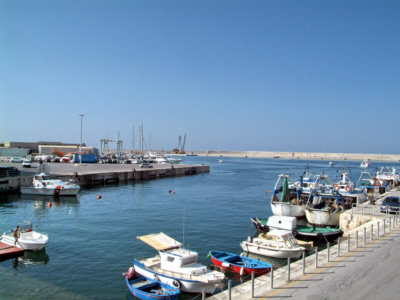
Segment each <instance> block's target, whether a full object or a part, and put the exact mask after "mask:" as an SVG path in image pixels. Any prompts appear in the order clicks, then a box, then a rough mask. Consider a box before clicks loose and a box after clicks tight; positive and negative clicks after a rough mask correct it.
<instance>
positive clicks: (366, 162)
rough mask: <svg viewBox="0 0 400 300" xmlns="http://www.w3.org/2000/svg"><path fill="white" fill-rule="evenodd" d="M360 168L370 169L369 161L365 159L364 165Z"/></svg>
mask: <svg viewBox="0 0 400 300" xmlns="http://www.w3.org/2000/svg"><path fill="white" fill-rule="evenodd" d="M360 167H361V168H368V167H369V161H368V160H366V159H364V160H363V161H362V163H361V164H360Z"/></svg>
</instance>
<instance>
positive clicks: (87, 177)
mask: <svg viewBox="0 0 400 300" xmlns="http://www.w3.org/2000/svg"><path fill="white" fill-rule="evenodd" d="M152 166H153V167H152V168H141V167H140V165H139V164H99V163H97V164H73V163H44V164H42V165H39V163H33V164H32V168H30V169H29V170H28V169H23V168H21V167H19V166H18V167H19V169H20V170H21V171H23V174H22V175H21V178H20V185H21V187H25V186H29V185H30V184H31V183H32V180H33V175H34V174H36V173H39V172H40V170H39V169H40V168H42V171H44V172H45V173H47V174H49V175H50V176H51V177H53V178H57V179H61V180H63V181H67V182H68V181H76V182H77V183H79V185H82V186H88V185H96V184H108V183H115V182H129V181H137V180H149V179H159V178H164V177H177V176H188V175H196V174H200V173H209V172H210V166H208V165H203V164H201V165H185V164H154V165H152Z"/></svg>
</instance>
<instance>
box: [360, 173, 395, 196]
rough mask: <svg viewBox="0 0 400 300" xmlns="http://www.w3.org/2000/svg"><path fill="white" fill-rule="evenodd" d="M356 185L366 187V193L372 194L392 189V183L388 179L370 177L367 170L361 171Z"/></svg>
mask: <svg viewBox="0 0 400 300" xmlns="http://www.w3.org/2000/svg"><path fill="white" fill-rule="evenodd" d="M357 187H358V188H360V187H363V188H365V189H367V194H374V193H375V192H377V193H379V194H384V193H386V192H389V191H390V190H391V189H392V184H391V183H390V182H389V181H386V180H379V179H378V178H376V177H372V176H371V174H370V173H369V172H362V173H361V175H360V178H359V179H358V181H357Z"/></svg>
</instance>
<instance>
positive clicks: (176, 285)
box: [172, 280, 181, 289]
mask: <svg viewBox="0 0 400 300" xmlns="http://www.w3.org/2000/svg"><path fill="white" fill-rule="evenodd" d="M172 285H173V286H174V287H176V288H178V289H179V288H180V287H181V283H180V282H179V280H174V281H172Z"/></svg>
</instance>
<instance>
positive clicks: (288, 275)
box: [287, 257, 290, 281]
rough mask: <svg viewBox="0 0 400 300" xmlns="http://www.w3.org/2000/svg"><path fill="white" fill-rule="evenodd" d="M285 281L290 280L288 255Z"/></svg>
mask: <svg viewBox="0 0 400 300" xmlns="http://www.w3.org/2000/svg"><path fill="white" fill-rule="evenodd" d="M287 281H290V257H288V258H287Z"/></svg>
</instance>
